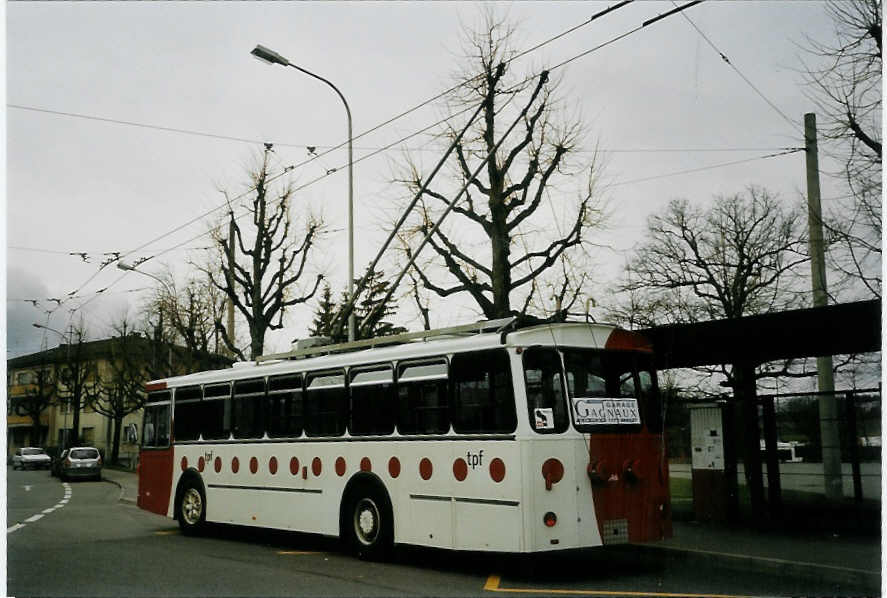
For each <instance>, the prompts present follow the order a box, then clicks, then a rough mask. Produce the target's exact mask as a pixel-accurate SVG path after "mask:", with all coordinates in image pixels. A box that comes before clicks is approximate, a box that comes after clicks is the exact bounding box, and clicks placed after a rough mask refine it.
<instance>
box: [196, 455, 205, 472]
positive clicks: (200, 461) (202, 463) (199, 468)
mask: <svg viewBox="0 0 887 598" xmlns="http://www.w3.org/2000/svg"><path fill="white" fill-rule="evenodd" d="M204 467H206V460H205V459H204V458H203V457H200V458H199V459H198V460H197V471H199V472H201V473H203V468H204Z"/></svg>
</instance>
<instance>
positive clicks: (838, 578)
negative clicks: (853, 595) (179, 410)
mask: <svg viewBox="0 0 887 598" xmlns="http://www.w3.org/2000/svg"><path fill="white" fill-rule="evenodd" d="M102 475H103V476H104V478H105V480H107V481H109V482H111V483H112V484H115V485H117V486H118V487H119V488H120V500H121V501H122V502H126V503H131V504H135V503H136V497H137V495H138V477H137V476H136V474H135V472H128V471H119V470H115V469H109V468H105V470H104V471H103V472H102ZM673 526H674V536H673V537H672V538H670V539H668V540H665V541H663V542H658V543H653V544H643V545H639V546H637V547H631V549H632V550H633V549H634V548H638V549H640V552H642V553H645V554H647V555H649V556H653V557H663V556H664V557H665V558H666V559H669V560H681V561H690V562H692V561H693V560H694V559H704V560H705V562H706V563H708V564H717V565H719V566H722V567H726V568H730V569H735V570H736V571H741V572H744V573H752V574H777V575H786V576H791V577H803V578H805V579H808V580H815V581H820V582H822V583H853V584H858V585H863V586H866V587H869V588H871V589H872V590H873V591H880V588H881V546H880V542H878V540H876V539H874V538H870V539H863V538H845V537H834V536H827V535H825V534H809V535H800V534H797V533H786V532H763V531H756V530H746V529H729V528H726V527H720V526H717V525H701V524H697V523H693V522H683V521H675V522H674V523H673Z"/></svg>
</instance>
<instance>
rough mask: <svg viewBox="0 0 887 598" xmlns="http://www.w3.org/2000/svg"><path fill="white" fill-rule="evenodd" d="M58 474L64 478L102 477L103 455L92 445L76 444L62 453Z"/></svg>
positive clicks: (98, 478)
mask: <svg viewBox="0 0 887 598" xmlns="http://www.w3.org/2000/svg"><path fill="white" fill-rule="evenodd" d="M62 455H63V456H62V458H61V459H60V462H59V468H58V474H59V477H60V478H61V479H63V480H68V479H71V478H91V479H94V480H101V479H102V457H101V455H99V450H98V449H97V448H93V447H91V446H75V447H73V448H70V449H68V450H67V451H65V452H64V453H62Z"/></svg>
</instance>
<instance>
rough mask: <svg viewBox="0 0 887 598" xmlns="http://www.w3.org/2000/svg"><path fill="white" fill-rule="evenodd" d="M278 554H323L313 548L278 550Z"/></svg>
mask: <svg viewBox="0 0 887 598" xmlns="http://www.w3.org/2000/svg"><path fill="white" fill-rule="evenodd" d="M277 554H323V553H321V552H316V551H311V550H278V551H277Z"/></svg>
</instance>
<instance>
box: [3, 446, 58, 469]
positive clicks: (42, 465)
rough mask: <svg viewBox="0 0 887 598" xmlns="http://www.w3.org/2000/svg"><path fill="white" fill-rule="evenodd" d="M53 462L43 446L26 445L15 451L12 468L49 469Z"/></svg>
mask: <svg viewBox="0 0 887 598" xmlns="http://www.w3.org/2000/svg"><path fill="white" fill-rule="evenodd" d="M51 462H52V459H50V457H49V455H47V454H46V451H44V450H43V449H42V448H37V447H31V446H25V447H22V448H20V449H18V450H16V451H15V454H14V455H13V456H12V468H13V469H15V468H16V467H18V468H19V469H49V464H50V463H51Z"/></svg>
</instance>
